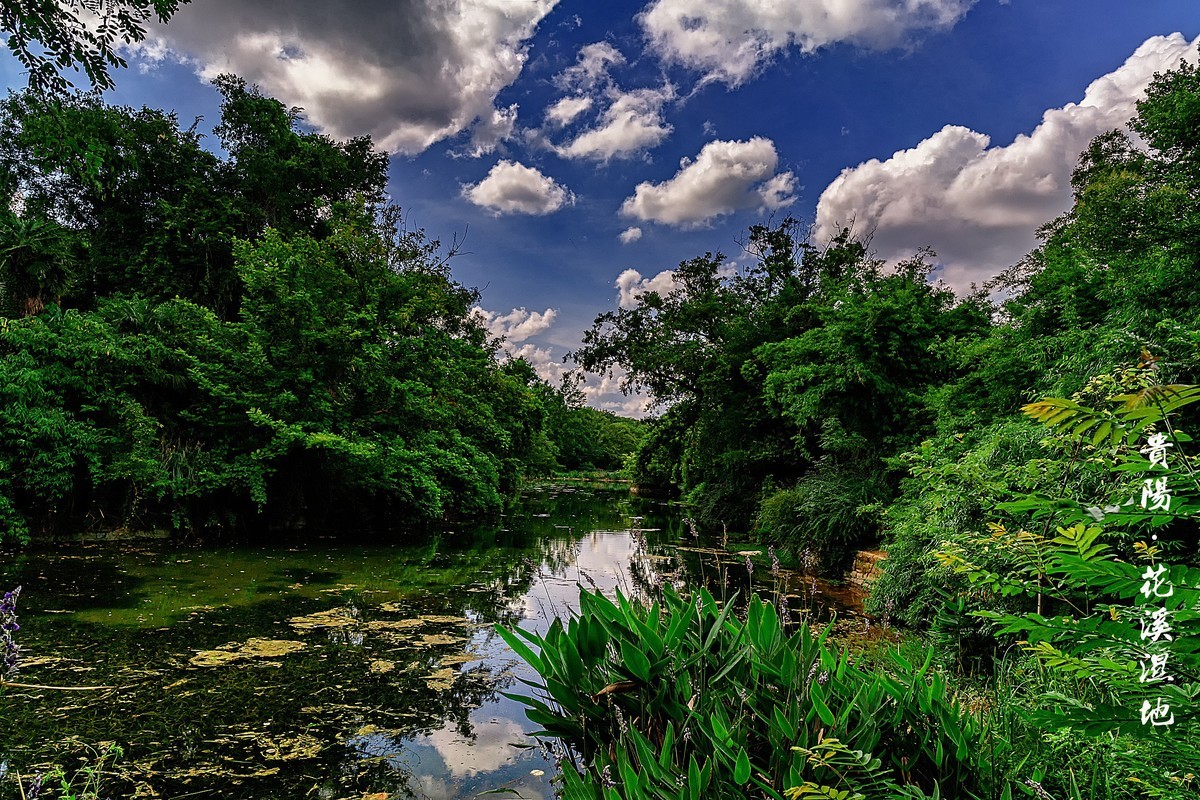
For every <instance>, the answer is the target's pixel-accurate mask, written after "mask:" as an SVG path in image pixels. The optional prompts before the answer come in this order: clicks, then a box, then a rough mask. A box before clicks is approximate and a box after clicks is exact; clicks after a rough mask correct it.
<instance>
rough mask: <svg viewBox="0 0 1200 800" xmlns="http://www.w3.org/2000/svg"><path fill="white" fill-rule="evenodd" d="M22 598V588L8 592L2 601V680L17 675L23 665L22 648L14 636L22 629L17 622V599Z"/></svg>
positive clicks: (0, 612) (0, 675)
mask: <svg viewBox="0 0 1200 800" xmlns="http://www.w3.org/2000/svg"><path fill="white" fill-rule="evenodd" d="M20 596H21V587H20V586H18V587H17V588H16V589H12V590H11V591H7V592H5V593H4V598H3V599H2V600H0V678H8V677H11V676H13V675H15V674H16V673H17V669H18V668H19V667H20V664H21V647H20V645H18V644H17V641H16V639H15V638H14V637H13V634H14V633H16V632H17V631H19V630H20V629H21V626H20V624H19V623H18V622H17V598H18V597H20Z"/></svg>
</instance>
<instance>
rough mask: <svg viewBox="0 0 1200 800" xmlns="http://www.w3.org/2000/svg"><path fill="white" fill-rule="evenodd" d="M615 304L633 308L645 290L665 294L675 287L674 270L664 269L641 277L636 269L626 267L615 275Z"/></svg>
mask: <svg viewBox="0 0 1200 800" xmlns="http://www.w3.org/2000/svg"><path fill="white" fill-rule="evenodd" d="M615 286H616V287H617V305H619V306H620V307H621V308H634V307H635V306H637V304H638V300H639V298H640V297H641V295H642V294H644V293H645V292H658V293H659V294H661V295H666V294H669V293H670V292H671V290H672V289H674V288H675V271H674V270H670V269H664V270H663V271H662V272H659V273H658V274H657V275H654V276H652V277H649V278H643V277H642V273H640V272H638V271H637V270H636V269H627V270H625V271H624V272H622V273H621V274H620V275H618V276H617V282H616V284H615Z"/></svg>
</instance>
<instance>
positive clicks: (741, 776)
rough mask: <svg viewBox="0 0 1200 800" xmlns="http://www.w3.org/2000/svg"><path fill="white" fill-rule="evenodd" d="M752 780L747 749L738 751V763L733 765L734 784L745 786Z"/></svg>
mask: <svg viewBox="0 0 1200 800" xmlns="http://www.w3.org/2000/svg"><path fill="white" fill-rule="evenodd" d="M749 780H750V755H749V754H748V753H747V752H746V748H744V747H743V748H742V749H741V750H740V751H738V756H737V762H736V763H735V764H734V765H733V782H734V783H736V784H737V785H738V786H744V785H745V784H746V782H747V781H749Z"/></svg>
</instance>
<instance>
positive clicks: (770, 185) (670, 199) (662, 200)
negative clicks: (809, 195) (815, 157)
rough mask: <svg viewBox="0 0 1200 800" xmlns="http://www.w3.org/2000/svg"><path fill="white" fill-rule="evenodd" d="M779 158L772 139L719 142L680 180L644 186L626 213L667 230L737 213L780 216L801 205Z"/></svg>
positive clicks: (683, 168) (684, 166) (687, 166)
mask: <svg viewBox="0 0 1200 800" xmlns="http://www.w3.org/2000/svg"><path fill="white" fill-rule="evenodd" d="M778 165H779V155H778V154H777V153H776V152H775V144H774V142H772V141H771V140H770V139H764V138H763V137H761V136H756V137H754V138H753V139H750V140H749V141H745V142H740V141H733V142H723V141H715V142H709V143H708V144H706V145H704V147H703V149H701V150H700V154H699V155H698V156H696V160H695V161H688V160H686V159H685V160H684V161H683V162H681V164H680V169H679V171H678V172H677V173H675V177H673V178H671V179H670V180H667V181H664V182H663V183H658V184H655V183H650V182H645V183H640V184H638V186H637V188H636V189H635V190H634V194H633V196H632V197H629V198H627V199H626V200H625V202H624V203H623V204H622V206H621V213H622V214H623V215H625V216H629V217H635V218H637V219H640V220H642V221H653V222H660V223H663V224H667V225H702V224H704V223H705V222H708V221H710V220H712V219H714V218H716V217H720V216H722V215H725V214H730V213H732V212H734V211H740V210H745V209H757V210H768V211H774V210H777V209H780V208H783V207H785V206H788V205H790V204H791V203H793V202H795V199H796V198H795V195H794V192H795V191H796V188H797V187H796V178H795V176H794V175H793V174H792V173H790V172H781V173H778V174H776V172H775V169H776V167H777V166H778Z"/></svg>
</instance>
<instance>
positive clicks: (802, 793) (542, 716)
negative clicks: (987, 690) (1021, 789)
mask: <svg viewBox="0 0 1200 800" xmlns="http://www.w3.org/2000/svg"><path fill="white" fill-rule="evenodd" d="M734 608H735V606H734V603H733V602H732V601H731V602H729V603H726V604H724V605H722V604H720V603H718V602H717V601H716V600H714V599H713V597H712V596H711V595H710V594H709V593H708V592H706V591H704V590H699V591H698V592H697V593H696V594H695V595H694V596H692V597H685V596H682V595H680V594H678V593H676V592H674V591H672V590H667V591H666V593H665V594H664V596H663V598H662V600H661V602H660V601H656V602H654V603H653V604H652V605H650V606H646V605H643V604H639V603H635V602H632V601H630V600H629V599H628V598H626V597H624V596H623V595H621V594H619V593H618V594H617V597H616V600H615V601H614V600H610V599H608V598H606V597H604V596H603V595H602V594H600V593H598V592H594V593H593V592H587V591H583V592H582V593H581V595H580V611H579V613H578V614H577V615H576V616H574V617H573V618H572V619H571V620H569V621H568V622H566V623H565V624H564V623H562V622H561V621H555V622H554V623H553V624H552V625H551V627H550V629H549V630H548V631H547V632H546V634H545V636H538V635H536V634H532V633H529V632H528V631H524V630H522V629H519V628H518V629H515V630H506V629H500V634H501V636H503V637H504V639H505V641H506V642H508V644H509V645H510V646H511V647H512V648H513V649H514V650H515V651H516V652H517V653H518V654H519V655H520V656H521V657H522V658H524V659H525V660H526V661H527V662H528V663H529V664H530V665H531V666H532V667H533V668H534V669H535V670H536V671H537V672H538V674H539V675H540V676H541V682H532V683H530V685H531V686H532V687H533V688H534V689H535V690H536V693H537V696H526V695H511V697H513V699H516V700H519V701H520V702H522V703H524V704H525V705H527V706H528V710H527V714H528V716H529V718H530V719H531V720H532V721H533V722H535V723H537V724H539V725H541V726H542V728H543V730H542V731H541V732H540V735H542V736H547V737H552V738H557V739H559V740H561V741H562V742H564V743H565V744H566V745H567V748H568V753H569V754H570V758H571V763H570V764H567V763H564V765H563V767H564V769H563V794H564V797H565V798H567V800H575V799H576V798H578V799H579V800H583V799H584V798H603V799H604V800H617V799H618V798H628V799H629V800H632V798H663V799H664V800H667V799H669V800H697V799H698V798H700V797H704V798H743V797H746V796H747V793H748V792H753V793H754V794H755V795H761V796H763V797H768V798H776V799H777V800H782V799H783V798H784V797H785V796H786V797H789V798H804V797H831V798H847V800H849V799H850V798H856V797H857V798H885V797H887V798H891V797H925V796H927V795H926V792H933V793H935V796H937V795H938V794H939V793H940V794H946V795H948V796H953V797H974V796H978V794H977V793H978V792H980V791H981V785H982V780H983V777H984V776H985V774H986V773H987V772H988V765H987V761H986V759H985V758H984V756H983V755H982V752H983V750H982V747H981V743H982V740H983V730H982V728H981V726H980V724H979V722H978V721H977V720H976V719H975V718H974V717H972V716H971V715H970V714H968V713H967V712H966V711H965V710H963V709H962V708H961V707H960V706H959V705H958V704H957V702H955V700H954V699H953V698H952V697H951V695H950V692H949V690H948V687H947V685H946V683H945V682H944V680H943V679H942V678H941V677H940V676H939V675H937V674H935V673H933V672H931V671H930V668H929V662H928V661H926V663H925V664H922V665H914V664H912V663H910V662H908V661H906V660H905V659H903V658H901V657H900V656H898V655H892V656H891V657H890V660H889V663H888V664H887V665H886V669H882V670H879V671H873V672H868V671H867V670H865V669H864V668H863V667H861V666H859V665H857V664H855V663H853V661H852V659H851V656H849V655H848V654H847V653H845V652H842V653H840V654H839V653H836V652H835V651H834V650H833V649H832V648H831V647H829V646H828V645H827V644H826V637H827V635H828V631H829V629H828V628H826V629H825V630H823V631H821V632H814V631H813V630H812V629H810V628H809V627H808V626H801V627H800V629H799V630H797V631H795V632H794V633H789V632H788V631H786V630H785V629H784V626H782V625H781V624H780V621H779V617H778V615H777V614H776V611H775V608H774V607H773V606H772V605H770V604H767V603H764V602H763V601H761V600H760V599H759V598H757V597H752V598H751V599H750V601H749V603H748V604H747V606H746V608H745V613H746V616H745V619H744V620H742V619H739V618H738V617H737V616H736V615H735V614H734ZM531 645H532V647H531ZM535 648H536V651H535Z"/></svg>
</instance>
